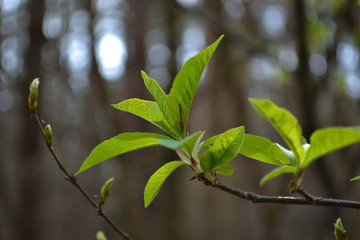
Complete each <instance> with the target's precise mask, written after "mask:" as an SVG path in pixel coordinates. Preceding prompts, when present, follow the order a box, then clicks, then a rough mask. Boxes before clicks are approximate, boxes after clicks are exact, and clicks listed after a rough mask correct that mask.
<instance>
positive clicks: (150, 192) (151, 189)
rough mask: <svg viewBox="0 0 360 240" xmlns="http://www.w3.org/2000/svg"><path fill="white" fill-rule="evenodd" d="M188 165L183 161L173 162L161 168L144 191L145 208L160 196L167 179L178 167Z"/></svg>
mask: <svg viewBox="0 0 360 240" xmlns="http://www.w3.org/2000/svg"><path fill="white" fill-rule="evenodd" d="M184 164H186V163H184V162H182V161H173V162H169V163H166V164H165V165H164V166H162V167H161V168H159V169H158V170H157V171H156V172H155V173H154V174H153V175H152V176H151V177H150V179H149V181H148V182H147V184H146V187H145V191H144V204H145V208H146V207H148V206H149V205H150V203H151V202H152V201H153V200H154V198H155V197H156V195H157V194H158V192H159V190H160V188H161V186H162V185H163V184H164V182H165V180H166V178H167V177H168V176H169V175H170V174H171V173H172V172H173V171H174V170H175V169H177V168H178V167H180V166H182V165H184Z"/></svg>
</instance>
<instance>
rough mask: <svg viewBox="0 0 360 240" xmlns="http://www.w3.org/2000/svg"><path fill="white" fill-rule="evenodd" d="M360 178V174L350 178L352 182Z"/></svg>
mask: <svg viewBox="0 0 360 240" xmlns="http://www.w3.org/2000/svg"><path fill="white" fill-rule="evenodd" d="M359 179H360V175H359V176H357V177H354V178H352V179H350V181H351V182H352V181H355V180H359Z"/></svg>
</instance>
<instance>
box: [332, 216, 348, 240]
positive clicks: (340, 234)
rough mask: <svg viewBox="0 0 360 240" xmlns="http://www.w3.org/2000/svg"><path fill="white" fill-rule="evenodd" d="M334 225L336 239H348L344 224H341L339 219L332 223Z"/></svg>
mask: <svg viewBox="0 0 360 240" xmlns="http://www.w3.org/2000/svg"><path fill="white" fill-rule="evenodd" d="M334 226H335V237H336V240H348V237H347V235H346V231H345V229H344V226H343V225H342V222H341V219H340V218H338V219H337V221H336V223H335V224H334Z"/></svg>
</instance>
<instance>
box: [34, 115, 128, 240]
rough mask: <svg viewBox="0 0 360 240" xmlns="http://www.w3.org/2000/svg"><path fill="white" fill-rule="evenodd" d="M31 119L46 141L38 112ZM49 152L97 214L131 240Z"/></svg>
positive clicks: (53, 153)
mask: <svg viewBox="0 0 360 240" xmlns="http://www.w3.org/2000/svg"><path fill="white" fill-rule="evenodd" d="M31 117H33V118H35V120H36V123H37V125H38V127H39V129H40V131H41V133H42V135H43V137H44V139H45V141H46V138H45V130H44V128H43V127H42V125H41V121H40V119H39V116H38V114H37V112H36V111H35V112H34V113H32V114H31ZM47 147H48V150H49V152H50V153H51V155H52V156H53V158H54V160H55V161H56V163H57V165H58V167H59V168H60V170H61V171H62V172H63V173H64V174H65V179H66V180H68V181H69V182H70V183H71V184H72V185H74V186H75V187H76V188H77V189H78V190H79V191H80V192H81V194H82V195H83V196H84V197H85V198H86V199H87V200H88V202H89V203H90V204H91V205H92V206H93V207H94V208H95V209H96V211H97V214H98V215H99V216H101V217H103V218H104V219H105V221H106V222H107V223H108V224H109V225H110V226H111V227H112V228H113V229H114V230H115V232H117V233H118V234H119V235H120V236H121V237H122V238H123V239H125V240H130V237H129V235H128V234H127V233H125V232H124V231H123V230H121V229H120V228H119V227H117V226H116V225H115V224H114V222H113V221H112V220H111V219H110V218H109V217H108V216H107V215H106V214H105V212H104V211H103V210H102V208H101V207H99V206H98V204H97V203H96V202H95V201H94V200H93V199H92V198H91V197H90V195H89V194H88V193H87V192H86V191H85V189H84V188H83V187H82V186H81V185H80V183H79V182H78V180H77V178H76V176H75V175H74V174H71V173H69V172H68V170H67V169H66V168H65V167H64V165H63V164H62V162H61V160H60V158H59V157H58V156H57V154H56V152H55V150H54V148H53V147H52V146H51V145H47Z"/></svg>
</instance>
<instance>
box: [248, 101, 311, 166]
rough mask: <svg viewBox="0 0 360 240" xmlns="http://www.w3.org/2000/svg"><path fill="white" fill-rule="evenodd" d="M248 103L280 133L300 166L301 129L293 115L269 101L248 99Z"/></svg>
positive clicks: (302, 155)
mask: <svg viewBox="0 0 360 240" xmlns="http://www.w3.org/2000/svg"><path fill="white" fill-rule="evenodd" d="M250 102H251V103H252V105H253V106H254V108H255V109H256V110H257V111H258V112H259V113H260V114H261V115H263V116H264V117H266V118H267V119H268V120H269V121H270V123H271V124H272V125H273V126H274V128H275V129H276V130H277V131H278V132H279V133H280V135H281V137H282V138H283V139H284V140H285V142H286V144H287V145H288V146H289V147H290V149H291V151H293V152H294V154H295V158H296V162H297V164H300V163H301V161H303V159H304V149H303V147H302V144H301V137H302V129H301V127H300V125H299V123H298V121H297V119H296V118H295V117H294V115H292V114H291V113H290V112H289V111H288V110H286V109H284V108H280V107H278V106H276V105H275V104H274V103H273V102H272V101H270V100H262V99H251V98H250Z"/></svg>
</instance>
